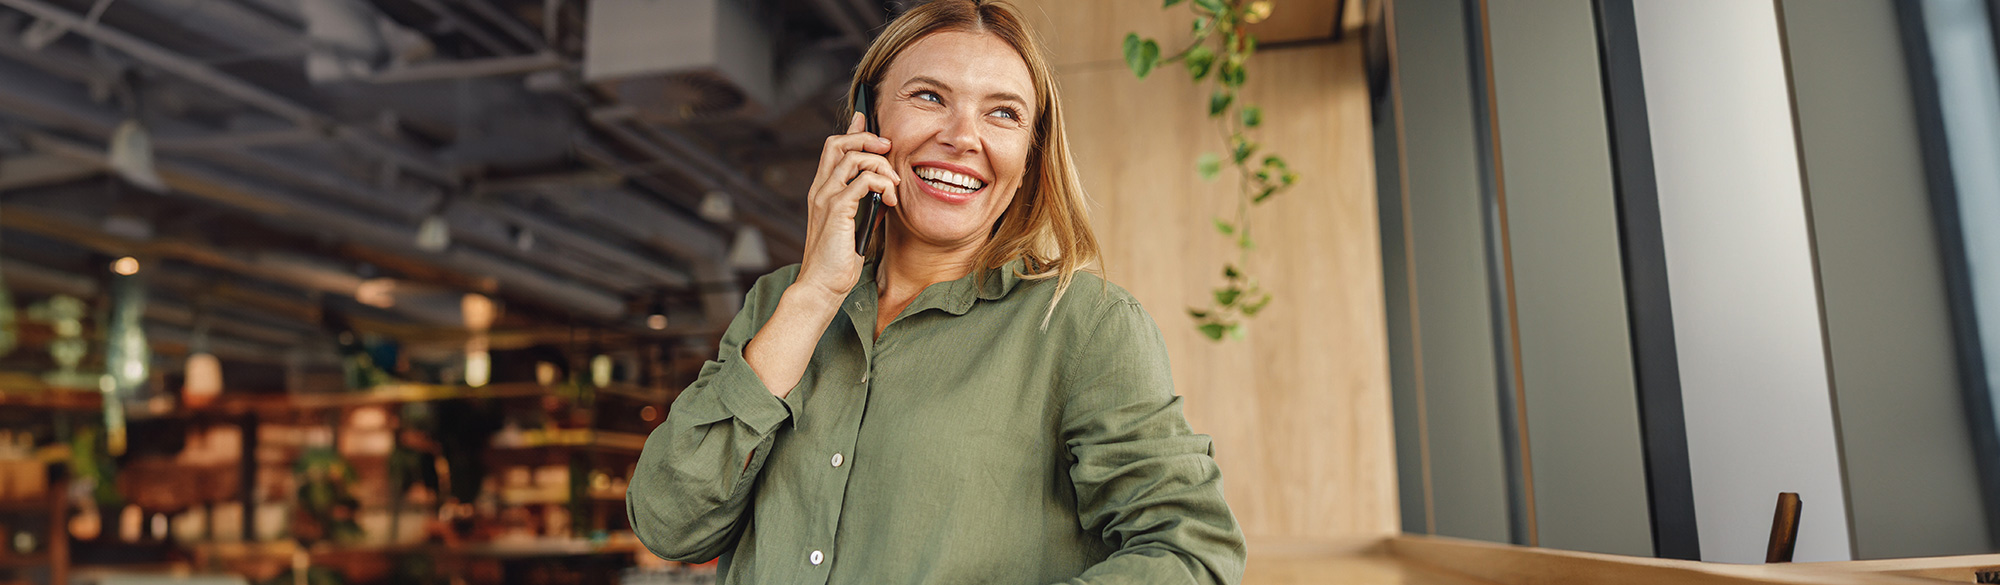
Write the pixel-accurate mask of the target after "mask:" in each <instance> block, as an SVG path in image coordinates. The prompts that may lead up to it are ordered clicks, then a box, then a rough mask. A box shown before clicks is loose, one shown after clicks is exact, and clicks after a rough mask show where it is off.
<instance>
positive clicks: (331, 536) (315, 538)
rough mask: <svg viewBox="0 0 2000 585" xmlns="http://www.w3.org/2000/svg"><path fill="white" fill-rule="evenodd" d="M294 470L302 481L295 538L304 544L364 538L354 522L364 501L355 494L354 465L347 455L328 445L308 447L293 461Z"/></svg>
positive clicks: (294, 523) (293, 528)
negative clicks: (348, 460) (356, 497)
mask: <svg viewBox="0 0 2000 585" xmlns="http://www.w3.org/2000/svg"><path fill="white" fill-rule="evenodd" d="M292 473H293V474H294V475H295V476H296V477H297V478H298V481H299V503H298V506H299V507H298V513H297V514H296V515H295V516H294V517H293V523H292V536H293V537H294V538H297V539H298V540H299V542H301V543H304V544H312V543H315V542H322V541H329V540H330V541H335V542H353V541H356V540H359V539H360V538H361V525H360V524H359V523H357V522H356V521H355V514H356V513H357V512H359V511H360V509H361V501H360V500H357V499H355V497H354V492H353V488H354V482H355V474H354V466H353V465H352V464H350V463H348V462H347V459H346V458H343V457H341V456H340V454H339V453H337V452H335V451H334V450H333V449H330V448H326V447H315V448H311V449H307V450H305V452H303V453H301V454H299V460H298V461H297V462H296V463H293V464H292Z"/></svg>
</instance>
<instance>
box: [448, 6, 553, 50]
mask: <svg viewBox="0 0 2000 585" xmlns="http://www.w3.org/2000/svg"><path fill="white" fill-rule="evenodd" d="M458 5H459V6H464V7H465V8H466V10H471V11H472V13H473V14H476V15H479V18H482V19H485V20H486V21H487V22H490V23H493V26H495V27H498V28H499V29H500V32H503V33H506V34H507V36H510V37H513V38H514V40H515V41H517V42H520V43H521V44H522V45H525V46H527V47H528V49H529V50H532V51H535V52H538V53H547V52H548V50H549V45H548V42H547V41H545V40H543V39H542V35H541V34H540V33H537V32H535V31H533V30H529V29H528V25H526V24H522V23H521V21H519V20H515V19H514V17H512V16H508V15H507V14H506V13H504V12H501V11H500V9H498V8H494V7H493V5H492V4H490V3H488V0H458ZM548 56H549V57H551V58H553V57H554V55H548Z"/></svg>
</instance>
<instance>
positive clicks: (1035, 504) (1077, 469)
mask: <svg viewBox="0 0 2000 585" xmlns="http://www.w3.org/2000/svg"><path fill="white" fill-rule="evenodd" d="M854 83H855V85H854V87H855V89H854V90H853V91H854V92H859V91H863V90H862V89H861V88H864V87H872V88H875V89H874V91H876V92H878V93H877V94H876V95H871V96H868V97H870V98H871V99H870V100H869V101H870V102H872V103H875V104H878V106H877V107H876V108H875V110H876V111H875V112H874V113H875V114H876V115H878V116H879V117H880V120H878V122H879V127H880V130H881V132H880V134H879V135H877V134H873V133H869V132H864V131H863V130H862V129H863V128H865V127H866V124H865V123H864V118H863V115H864V113H856V114H855V115H854V117H853V118H852V120H851V122H850V124H849V126H848V129H847V132H846V133H844V134H840V135H837V136H833V137H831V138H828V139H827V142H826V148H825V150H824V151H823V152H822V153H821V158H820V164H819V169H818V175H817V176H816V177H815V178H814V181H813V187H812V189H811V192H810V193H809V194H808V201H809V205H810V208H809V212H810V213H809V215H810V219H809V221H808V227H807V230H808V233H807V245H806V251H805V256H804V261H803V262H802V263H800V264H799V265H795V266H790V267H786V268H783V269H780V270H778V271H777V272H774V273H772V274H769V275H766V276H765V277H763V278H762V279H760V280H759V281H758V283H757V286H756V287H755V288H754V289H753V290H751V292H750V294H749V296H748V298H747V299H746V302H745V303H744V307H743V310H742V312H740V313H738V314H737V316H736V319H735V321H733V322H732V323H731V324H730V327H729V330H728V331H727V332H726V333H725V334H724V335H723V339H722V343H721V347H720V355H718V356H717V357H716V359H715V360H714V361H711V362H709V363H708V364H707V365H706V366H705V367H704V368H703V369H702V373H701V376H700V377H699V378H698V379H697V380H696V381H695V383H694V384H692V385H690V386H689V387H688V388H687V390H686V391H685V392H684V393H683V394H682V395H681V397H680V398H679V399H678V400H677V401H676V402H675V403H674V405H673V406H674V407H673V409H672V410H671V411H670V412H669V414H668V416H667V421H666V423H665V424H663V425H661V426H660V427H659V428H658V429H657V430H656V431H654V433H653V435H652V436H651V437H650V438H649V439H648V441H647V444H646V448H645V451H644V454H643V455H642V456H641V459H640V462H639V465H638V468H637V469H636V471H635V472H634V474H633V476H632V480H631V488H630V490H629V491H628V492H627V493H628V496H627V507H628V510H629V512H630V514H631V517H632V526H633V527H634V529H635V531H636V532H637V533H638V535H639V537H640V539H641V540H642V541H644V542H645V543H646V545H647V546H648V547H649V548H650V549H652V550H653V551H654V552H655V553H658V554H660V555H661V556H664V557H667V558H670V559H676V560H683V561H693V562H702V561H707V560H710V559H714V558H716V557H718V556H720V557H721V559H722V563H721V575H722V580H723V582H724V583H765V582H785V583H790V582H814V583H964V582H981V583H1024V584H1025V583H1052V582H1070V583H1098V582H1135V583H1235V582H1237V581H1238V580H1239V579H1240V578H1241V576H1242V571H1243V561H1244V544H1243V536H1242V532H1241V530H1240V529H1239V528H1238V526H1237V523H1236V519H1235V517H1234V516H1233V515H1232V514H1231V513H1230V510H1229V506H1228V504H1227V503H1225V502H1224V501H1223V498H1222V490H1221V471H1220V469H1219V468H1217V466H1216V464H1215V461H1214V459H1213V453H1214V448H1213V445H1212V443H1211V441H1210V439H1209V437H1207V436H1204V435H1198V434H1194V433H1193V432H1192V431H1191V430H1190V429H1189V428H1188V424H1187V421H1186V419H1185V418H1184V417H1183V415H1182V413H1181V399H1180V397H1178V396H1175V395H1174V392H1173V383H1172V378H1171V374H1170V372H1169V369H1168V366H1167V355H1166V348H1165V346H1164V343H1163V342H1162V340H1161V337H1160V334H1159V330H1158V327H1157V326H1156V325H1155V324H1154V323H1153V320H1152V318H1151V317H1150V316H1148V315H1147V313H1146V311H1145V310H1144V309H1143V308H1141V307H1140V306H1139V304H1138V303H1137V302H1136V301H1135V300H1133V298H1132V296H1131V295H1130V294H1128V293H1126V292H1125V290H1124V289H1122V288H1120V287H1118V286H1116V285H1113V284H1111V283H1109V282H1106V281H1104V280H1103V279H1102V278H1101V277H1098V276H1097V275H1095V274H1091V273H1088V272H1082V271H1081V270H1082V269H1083V268H1084V267H1085V266H1086V265H1088V264H1090V263H1092V262H1094V261H1095V260H1096V259H1097V254H1098V250H1097V244H1096V239H1095V237H1094V236H1092V234H1091V233H1090V227H1089V225H1090V224H1089V220H1088V218H1087V217H1086V215H1085V213H1084V203H1083V192H1082V189H1081V188H1080V186H1079V181H1078V180H1077V173H1076V171H1075V169H1074V168H1073V165H1072V163H1071V161H1070V157H1069V151H1068V146H1067V141H1066V138H1065V136H1064V134H1063V122H1062V107H1061V102H1060V100H1059V99H1058V98H1057V95H1056V92H1055V85H1054V82H1053V77H1052V75H1051V69H1050V67H1049V66H1048V64H1047V62H1046V61H1045V60H1044V59H1043V57H1042V54H1041V49H1040V48H1039V46H1038V45H1037V44H1036V43H1035V42H1034V40H1033V38H1032V37H1031V36H1029V34H1028V32H1027V31H1026V30H1025V29H1024V28H1023V26H1022V23H1021V20H1020V19H1019V17H1018V16H1017V15H1016V14H1015V12H1014V11H1013V9H1012V8H1010V7H1008V6H1007V5H1005V4H1002V3H998V2H992V1H985V0H937V1H935V2H931V3H928V4H924V5H921V6H918V7H916V8H914V9H912V10H910V11H909V12H908V13H905V14H904V15H903V16H901V17H899V18H897V19H896V21H895V22H892V23H890V24H889V26H888V27H887V28H886V29H885V30H884V32H883V34H882V36H881V37H880V38H878V39H877V40H876V41H875V43H874V44H873V45H872V46H871V47H870V48H869V50H868V52H867V54H866V55H865V56H864V57H863V58H862V62H861V66H860V67H859V68H858V70H857V72H856V75H855V80H854ZM854 97H860V96H858V95H854ZM871 192H875V193H881V194H882V195H883V203H884V204H886V205H888V206H889V207H890V209H891V210H892V211H891V212H890V213H888V214H887V217H886V221H885V224H884V230H885V236H886V237H885V238H883V239H881V240H880V243H879V244H878V245H877V246H876V247H875V248H874V249H871V250H868V253H867V254H866V255H865V256H864V255H858V254H856V253H855V252H854V242H855V225H856V223H855V216H856V214H857V210H858V209H859V208H860V201H861V199H862V198H863V197H865V196H866V195H867V194H868V193H871ZM1078 281H1081V282H1078ZM1079 284H1080V285H1081V286H1076V285H1079Z"/></svg>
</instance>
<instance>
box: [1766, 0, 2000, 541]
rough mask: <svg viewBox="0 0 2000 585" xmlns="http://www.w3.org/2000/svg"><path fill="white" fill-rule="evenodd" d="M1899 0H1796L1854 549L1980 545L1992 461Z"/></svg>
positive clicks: (1792, 11) (1797, 52) (1816, 237)
mask: <svg viewBox="0 0 2000 585" xmlns="http://www.w3.org/2000/svg"><path fill="white" fill-rule="evenodd" d="M1895 3H1897V2H1896V1H1895V0H1812V1H1809V2H1797V1H1786V2H1784V3H1783V4H1782V7H1783V10H1784V12H1783V17H1784V22H1783V25H1784V30H1785V39H1786V53H1787V56H1788V57H1789V59H1790V63H1791V78H1792V84H1793V90H1794V91H1793V94H1794V100H1795V109H1796V111H1797V112H1798V126H1799V128H1798V130H1799V150H1800V154H1801V155H1802V160H1803V163H1804V168H1805V177H1806V184H1807V186H1808V187H1809V189H1808V192H1809V193H1810V194H1811V196H1812V199H1811V203H1812V206H1811V211H1812V216H1811V218H1810V219H1811V221H1812V226H1813V241H1814V242H1815V244H1816V246H1815V252H1816V253H1817V260H1818V262H1819V266H1820V283H1821V287H1822V293H1821V294H1822V296H1823V298H1824V303H1825V307H1826V329H1827V331H1826V336H1827V345H1828V349H1829V351H1830V353H1831V356H1832V363H1833V379H1834V385H1835V388H1836V390H1837V392H1835V396H1834V399H1835V405H1836V406H1838V409H1837V411H1838V412H1839V413H1840V420H1839V425H1840V426H1839V428H1840V437H1841V438H1840V440H1841V445H1842V451H1843V452H1844V454H1845V462H1846V465H1847V493H1848V498H1849V501H1850V502H1851V506H1850V508H1851V509H1850V511H1849V513H1850V514H1851V515H1852V516H1853V524H1854V541H1855V556H1856V557H1857V558H1900V557H1917V556H1938V555H1952V554H1974V553H1981V552H1987V551H1988V550H1989V549H1988V546H1989V545H1988V539H1987V535H1986V517H1985V516H1983V515H1980V514H1976V513H1972V511H1974V510H1979V509H1980V508H1981V503H1980V502H1981V500H1980V494H1979V480H1978V474H1977V473H1976V471H1975V470H1976V469H1977V468H1978V465H1977V464H1976V459H1975V458H1974V456H1973V452H1972V439H1971V434H1970V432H1969V431H1968V429H1967V426H1966V422H1967V418H1966V413H1965V408H1964V395H1963V390H1962V388H1963V387H1962V385H1961V384H1962V382H1963V380H1962V379H1961V376H1960V375H1959V374H1958V372H1959V371H1960V370H1959V368H1960V367H1961V364H1959V363H1958V362H1959V360H1958V359H1955V356H1954V352H1955V351H1956V347H1955V344H1954V339H1953V331H1952V318H1951V311H1950V309H1949V303H1948V301H1947V298H1948V296H1947V294H1946V284H1945V283H1946V282H1947V280H1946V276H1945V272H1944V261H1943V259H1942V257H1941V255H1940V247H1939V245H1938V244H1939V237H1940V234H1939V233H1938V230H1937V229H1936V226H1935V224H1934V223H1933V221H1932V218H1933V215H1932V213H1931V198H1930V197H1929V188H1928V185H1927V180H1926V177H1925V166H1924V165H1925V161H1924V153H1923V148H1922V146H1921V142H1920V133H1919V131H1918V126H1917V120H1918V116H1917V114H1916V111H1915V109H1914V107H1913V98H1912V92H1911V88H1912V83H1913V79H1912V76H1911V75H1910V74H1909V71H1908V68H1907V67H1906V65H1905V62H1906V56H1905V55H1904V50H1903V47H1902V46H1901V42H1902V39H1901V38H1900V37H1899V34H1898V30H1897V26H1898V18H1897V14H1896V11H1897V9H1896V7H1895V6H1894V4H1895ZM1906 4H1907V3H1906ZM1911 7H1912V8H1914V5H1913V6H1911ZM1922 50H1923V49H1921V48H1920V49H1919V51H1922ZM1938 156H1943V153H1942V152H1940V153H1939V154H1938ZM1949 185H1950V180H1949V179H1948V178H1947V179H1945V180H1944V181H1943V184H1942V185H1941V186H1944V187H1948V186H1949ZM1975 359H1976V358H1975Z"/></svg>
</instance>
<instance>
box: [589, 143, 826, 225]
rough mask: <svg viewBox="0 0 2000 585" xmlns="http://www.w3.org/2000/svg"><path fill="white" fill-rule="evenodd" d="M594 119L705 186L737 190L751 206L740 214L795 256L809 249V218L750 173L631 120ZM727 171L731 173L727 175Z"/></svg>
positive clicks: (739, 199)
mask: <svg viewBox="0 0 2000 585" xmlns="http://www.w3.org/2000/svg"><path fill="white" fill-rule="evenodd" d="M591 121H592V122H594V123H595V124H596V125H597V127H598V128H601V129H603V130H604V131H605V132H607V133H609V134H611V135H612V136H613V137H616V138H618V139H619V141H621V142H624V143H625V144H627V145H629V146H632V147H633V148H637V149H639V151H640V152H643V153H645V154H646V156H647V157H649V158H651V159H652V160H653V161H657V162H659V163H660V164H661V165H662V166H665V167H667V168H668V169H669V170H672V171H674V172H675V173H676V174H679V175H681V176H684V177H687V178H688V179H689V180H692V181H694V182H695V184H696V185H697V186H699V187H701V188H702V189H704V190H710V191H728V192H731V193H735V194H737V195H738V197H737V198H736V200H737V204H738V205H739V206H741V207H744V208H748V209H745V211H747V213H741V214H739V215H738V217H741V218H742V221H745V222H748V223H750V224H751V225H755V226H757V228H758V229H761V230H763V231H764V235H765V237H768V238H771V239H772V240H773V243H776V244H780V246H779V247H781V249H783V250H784V251H786V252H792V254H791V257H798V256H799V255H801V254H802V253H803V251H804V250H805V232H806V230H805V223H806V222H805V219H804V218H802V217H798V216H797V215H796V214H795V212H792V211H790V210H787V209H784V208H782V207H780V206H778V205H777V204H774V203H771V201H773V200H777V198H778V196H777V195H776V194H774V193H770V192H769V191H768V190H766V189H762V188H759V187H758V186H757V185H756V184H755V183H753V182H751V181H750V178H749V177H745V176H743V174H742V173H740V172H737V171H736V170H735V169H732V168H728V167H727V166H726V165H723V164H722V163H721V162H720V161H714V160H712V155H708V154H707V153H705V152H699V151H697V153H696V154H688V153H685V152H679V151H677V150H678V149H670V148H668V147H667V146H665V145H663V144H662V143H660V142H655V141H654V140H652V139H650V138H648V137H647V136H646V135H645V134H644V133H642V132H641V131H639V130H638V129H636V128H633V127H632V125H631V124H630V123H629V122H627V121H623V120H619V119H616V118H613V117H607V116H605V115H603V114H602V113H601V112H594V113H592V115H591ZM703 159H711V160H710V164H709V165H704V166H706V167H708V168H706V169H704V168H702V167H698V166H695V164H696V163H697V162H699V161H702V160H703ZM715 170H720V171H722V173H714V171H715ZM724 173H726V174H727V175H728V176H723V174H724Z"/></svg>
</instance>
